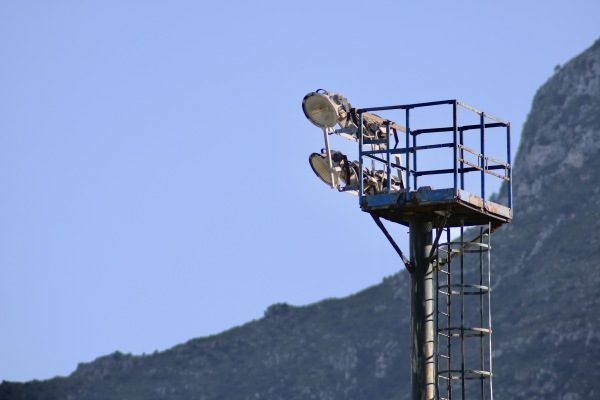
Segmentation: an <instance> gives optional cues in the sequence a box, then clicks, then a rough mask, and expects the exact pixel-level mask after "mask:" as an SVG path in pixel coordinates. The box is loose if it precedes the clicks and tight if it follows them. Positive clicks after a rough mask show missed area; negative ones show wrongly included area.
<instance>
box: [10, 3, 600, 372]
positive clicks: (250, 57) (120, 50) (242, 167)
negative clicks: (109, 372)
mask: <svg viewBox="0 0 600 400" xmlns="http://www.w3.org/2000/svg"><path fill="white" fill-rule="evenodd" d="M421 3H423V4H421ZM424 3H426V4H424ZM367 4H368V5H367ZM599 15H600V3H599V2H598V1H596V0H590V1H570V2H566V1H565V2H558V1H502V2H481V1H458V2H443V1H438V2H436V1H429V2H419V4H417V2H414V1H411V2H408V1H406V2H403V1H383V2H382V1H373V2H364V1H362V2H359V1H351V0H350V1H323V0H320V1H313V0H308V1H301V2H284V1H254V2H247V1H220V2H203V1H191V0H190V1H184V0H171V1H166V0H165V1H152V0H143V1H142V0H138V1H134V0H118V1H116V0H104V1H62V0H55V1H42V0H38V1H16V0H5V1H2V2H0V54H1V55H2V61H1V62H0V190H1V195H0V274H1V276H0V318H1V321H2V324H1V326H2V328H1V329H0V379H4V380H17V381H22V380H30V379H46V378H50V377H53V376H57V375H68V374H70V373H71V372H72V371H73V370H74V369H75V368H76V366H77V363H78V362H87V361H91V360H93V359H95V358H96V357H99V356H101V355H104V354H108V353H111V352H113V351H115V350H120V351H122V352H126V353H129V352H131V353H134V354H141V353H143V352H146V353H151V352H153V351H154V350H155V349H158V350H164V349H167V348H169V347H172V346H174V345H176V344H179V343H182V342H184V341H186V340H189V339H192V338H196V337H200V336H205V335H209V334H215V333H219V332H221V331H223V330H226V329H229V328H231V327H233V326H236V325H239V324H243V323H245V322H247V321H250V320H252V319H257V318H260V317H261V316H262V314H263V312H264V310H265V309H266V308H267V307H268V306H269V305H270V304H273V303H276V302H288V303H291V304H294V305H304V304H309V303H313V302H316V301H319V300H321V299H324V298H328V297H341V296H346V295H349V294H351V293H354V292H356V291H359V290H361V289H363V288H365V287H367V286H370V285H373V284H376V283H378V282H380V281H381V279H382V278H383V277H385V276H389V275H391V274H393V273H395V272H397V271H398V270H400V269H401V268H402V266H401V265H400V262H399V260H398V257H397V255H396V254H395V253H394V251H393V250H392V249H391V247H390V246H389V244H388V243H387V241H386V240H385V238H384V237H383V235H382V234H381V232H379V230H378V229H377V227H376V226H375V224H374V223H373V222H372V221H371V219H370V218H369V216H368V215H367V214H364V213H362V212H361V211H360V210H359V208H358V204H357V200H356V197H352V196H349V195H343V194H339V193H336V192H334V191H332V190H330V189H327V187H326V186H325V185H323V183H322V182H320V181H319V180H318V179H317V178H316V177H315V176H314V175H313V173H312V171H311V170H310V167H309V166H308V163H307V157H308V155H309V154H310V153H311V152H313V151H318V149H320V148H321V147H322V135H321V132H320V131H319V130H318V129H316V128H315V127H314V126H313V125H311V124H310V123H309V122H308V121H307V120H306V119H305V118H304V115H303V114H302V110H301V101H302V98H303V96H304V95H305V94H306V93H308V92H310V91H314V90H315V89H317V88H325V89H328V90H331V91H336V92H341V93H343V94H344V95H345V96H346V97H348V99H349V100H350V102H351V103H352V104H353V105H354V106H359V107H371V106H382V105H392V104H404V103H412V102H419V101H432V100H441V99H450V98H458V99H460V100H463V101H465V102H467V103H468V104H471V105H473V106H475V107H477V108H480V109H483V110H484V111H487V112H489V113H492V114H494V115H497V116H499V117H501V118H503V119H505V120H509V121H511V122H512V123H513V127H514V129H513V132H514V134H515V137H516V138H515V146H516V143H517V141H518V135H519V134H520V130H521V127H522V124H523V122H524V121H525V118H526V115H527V113H528V111H529V107H530V104H531V100H532V98H533V95H534V93H535V91H536V89H537V88H538V87H539V86H540V85H541V84H542V83H544V82H545V81H546V80H547V79H548V77H550V76H551V75H552V74H553V71H554V67H555V66H556V65H557V64H563V63H565V62H567V61H568V60H569V59H570V58H572V57H574V56H575V55H577V54H578V53H580V52H581V51H583V50H584V49H586V48H587V47H589V46H590V45H591V44H592V43H593V42H594V41H595V40H596V39H598V38H599V37H600V25H599V23H598V16H599ZM398 232H399V235H400V236H402V235H404V237H405V233H403V232H402V231H401V230H400V231H398ZM398 232H397V234H398ZM400 242H401V244H405V243H406V240H405V239H404V238H401V239H400Z"/></svg>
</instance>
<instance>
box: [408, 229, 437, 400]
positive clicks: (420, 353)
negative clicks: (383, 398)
mask: <svg viewBox="0 0 600 400" xmlns="http://www.w3.org/2000/svg"><path fill="white" fill-rule="evenodd" d="M409 228H410V262H411V265H412V266H413V268H414V269H413V272H412V273H411V274H410V304H411V313H410V331H411V384H412V396H411V399H412V400H432V399H434V398H435V392H436V390H435V354H434V351H435V342H434V341H435V324H434V315H433V310H434V304H433V302H434V299H433V266H432V264H431V262H430V258H429V254H430V253H431V246H432V230H433V223H432V222H431V221H427V220H424V219H420V218H414V219H412V220H411V221H410V222H409Z"/></svg>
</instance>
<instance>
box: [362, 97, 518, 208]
mask: <svg viewBox="0 0 600 400" xmlns="http://www.w3.org/2000/svg"><path fill="white" fill-rule="evenodd" d="M442 105H451V106H452V124H451V125H449V126H442V127H434V128H431V127H427V128H423V129H412V128H411V122H412V121H411V110H413V109H418V108H426V107H435V106H442ZM460 109H464V110H467V111H469V112H473V113H475V114H478V115H479V123H476V124H460V123H459V115H458V114H459V110H460ZM402 110H403V111H404V117H405V124H406V126H405V128H406V133H405V144H404V146H403V147H400V148H398V139H397V137H396V144H395V146H394V147H393V148H392V146H391V139H390V138H391V134H390V124H393V123H392V122H391V121H389V120H384V121H385V122H384V124H385V133H386V137H385V139H383V140H382V139H379V140H372V139H365V138H364V132H363V129H364V122H365V121H364V118H365V116H368V115H369V114H370V113H372V112H378V111H386V112H387V111H402ZM356 113H357V116H358V121H359V124H358V142H359V201H360V203H361V204H362V199H363V197H364V196H365V192H364V183H363V179H364V173H363V168H364V161H365V159H370V160H374V161H376V162H378V163H380V164H383V166H384V168H382V170H383V171H385V173H386V175H387V185H386V188H385V189H387V191H389V190H391V189H392V187H391V173H392V168H395V169H397V170H398V171H399V172H400V173H401V174H403V175H404V188H403V189H404V190H406V191H407V192H408V193H409V194H410V192H411V190H416V189H417V188H418V184H419V177H421V176H431V175H443V174H452V187H453V189H454V192H455V193H458V191H459V189H461V190H465V175H466V174H468V173H471V172H479V173H480V179H479V188H478V190H477V192H478V193H476V194H478V195H479V196H481V198H482V199H485V196H486V179H485V178H486V177H487V176H492V177H495V178H499V179H502V180H505V181H507V186H508V187H507V189H508V207H509V208H512V166H511V164H510V157H511V154H510V146H511V140H510V139H511V138H510V135H511V132H510V123H509V122H506V121H502V120H500V119H499V118H496V117H494V116H492V115H490V114H486V113H484V112H482V111H479V110H477V109H475V108H473V107H471V106H469V105H467V104H465V103H463V102H461V101H459V100H443V101H434V102H428V103H416V104H405V105H398V106H388V107H371V108H362V109H359V110H356ZM496 128H504V129H505V134H506V154H505V157H502V158H504V160H505V161H500V159H498V158H492V157H490V156H488V151H487V149H486V135H488V133H489V132H491V131H497V129H496ZM472 130H479V149H478V150H474V149H471V148H469V147H467V146H466V145H465V132H467V131H472ZM443 132H449V133H450V132H451V133H452V140H451V141H448V142H443V143H437V144H426V145H421V146H419V145H418V140H417V139H418V137H419V136H420V135H425V134H431V133H443ZM411 139H412V140H411ZM382 144H385V148H384V149H382V148H378V149H373V145H382ZM365 147H367V149H365ZM439 148H452V149H453V156H452V166H448V168H441V169H432V170H419V167H420V166H421V163H420V162H419V164H418V163H417V162H418V161H419V158H418V154H419V153H420V152H423V151H426V150H431V149H439ZM467 153H470V154H472V155H474V156H475V157H476V159H477V162H476V163H474V162H470V161H468V160H467V159H466V158H465V154H467ZM394 156H404V159H405V164H406V165H404V166H403V165H399V164H398V163H394V162H393V161H392V160H393V157H394ZM500 170H503V171H504V173H503V174H500V173H497V172H496V171H500ZM411 178H412V182H411ZM411 183H412V186H411Z"/></svg>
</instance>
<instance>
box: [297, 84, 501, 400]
mask: <svg viewBox="0 0 600 400" xmlns="http://www.w3.org/2000/svg"><path fill="white" fill-rule="evenodd" d="M302 109H303V111H304V114H305V115H306V117H307V118H308V119H309V120H310V121H311V122H312V123H313V124H314V125H316V126H318V127H319V128H321V129H322V130H323V136H324V141H325V147H324V148H323V149H322V150H321V152H320V153H313V154H311V155H310V157H309V163H310V165H311V167H312V169H313V171H314V172H315V174H316V175H317V176H318V177H319V178H320V179H321V180H323V182H325V183H326V184H327V185H329V186H330V187H331V188H334V189H337V190H339V191H341V192H347V193H351V194H355V195H358V198H359V205H360V207H361V209H362V210H363V211H365V212H367V213H369V214H370V215H371V217H372V218H373V220H374V221H375V223H376V224H377V226H378V227H379V228H380V229H381V230H382V232H383V233H384V235H385V237H386V238H387V239H388V240H389V242H390V243H391V245H392V246H393V248H394V249H395V250H396V252H397V253H398V255H399V256H400V257H401V259H402V261H403V262H404V265H405V266H406V268H407V270H408V271H409V272H410V300H411V301H410V303H411V314H410V318H411V386H412V396H411V399H412V400H431V399H448V400H451V399H463V400H464V399H467V398H468V399H473V398H481V399H493V391H492V351H491V334H492V329H491V312H490V300H491V297H490V294H491V273H490V272H491V261H490V260H491V255H490V254H491V241H490V235H491V233H492V232H493V231H494V230H496V229H497V228H498V227H500V226H501V225H502V224H505V223H508V222H510V221H511V219H512V186H511V185H512V168H511V165H510V146H511V144H510V123H509V122H505V121H502V120H500V119H498V118H496V117H493V116H491V115H489V114H486V113H484V112H482V111H479V110H477V109H475V108H473V107H470V106H468V105H466V104H465V103H463V102H461V101H458V100H444V101H435V102H429V103H418V104H405V105H397V106H386V107H372V108H361V109H356V108H352V107H351V106H350V103H349V102H348V100H347V99H346V98H345V97H344V96H342V95H340V94H334V93H330V92H327V91H325V90H322V89H319V90H317V91H316V92H312V93H309V94H307V95H306V96H305V97H304V99H303V101H302ZM440 109H443V110H442V113H446V114H443V115H446V117H447V119H448V120H449V123H447V124H442V125H441V126H438V127H435V126H434V127H432V126H431V124H432V122H431V121H434V120H435V118H430V117H428V116H427V113H428V112H431V111H432V110H436V111H435V112H434V113H433V115H435V116H438V114H439V110H440ZM444 110H445V111H444ZM373 112H383V113H388V114H394V115H396V116H398V115H399V116H400V118H401V119H402V120H403V121H404V122H405V126H402V125H399V124H396V123H394V122H392V120H391V119H388V118H383V117H381V116H379V115H376V114H373ZM422 112H425V115H424V116H423V115H422ZM459 112H460V114H461V116H463V114H464V117H463V119H462V120H459ZM436 113H437V114H436ZM414 114H419V116H418V117H417V118H415V116H414ZM423 117H424V118H423ZM469 118H470V121H471V122H469V123H465V122H464V120H465V119H467V120H469ZM336 125H338V126H339V128H338V129H335V127H336ZM417 125H419V126H417ZM490 134H494V135H495V137H494V139H495V141H494V143H497V139H498V137H500V138H501V139H504V142H505V157H500V159H498V158H492V157H491V156H490V155H489V154H488V153H487V151H486V145H485V144H486V137H487V136H489V135H490ZM332 135H336V136H339V137H343V138H345V139H350V140H353V141H355V142H356V143H357V144H358V160H357V161H352V162H351V161H349V160H348V157H347V156H346V155H344V154H342V153H341V152H339V151H336V150H332V149H331V147H330V136H332ZM439 135H442V137H445V139H443V138H442V139H438V140H437V141H436V138H438V137H439ZM402 136H403V138H402ZM431 136H435V138H433V141H432V139H429V141H427V140H426V138H429V137H431ZM420 138H424V139H420ZM401 139H404V140H401ZM421 140H424V141H425V143H424V144H423V143H422V142H421ZM417 141H419V144H417ZM401 142H402V144H401ZM472 143H474V144H472ZM428 152H429V154H427V153H428ZM440 152H441V153H440ZM423 153H425V155H426V162H425V163H424V164H426V166H427V165H428V164H429V167H428V168H429V169H423V168H422V167H421V163H422V155H423ZM432 153H433V154H432ZM501 159H503V161H501ZM417 162H419V164H417ZM444 163H446V164H444ZM431 164H434V165H437V166H436V168H434V169H431ZM440 164H442V165H441V166H440ZM448 176H451V177H452V178H451V180H450V179H448V178H445V179H446V180H447V181H448V182H444V177H448ZM424 179H433V180H435V179H437V181H436V183H440V182H441V184H442V185H446V186H445V188H443V189H436V188H434V187H433V186H429V185H423V186H419V185H420V180H424ZM489 179H500V180H503V181H506V183H507V188H508V196H507V198H506V199H505V200H504V203H503V204H500V203H497V202H492V201H488V200H485V198H486V182H487V181H488V180H489ZM382 219H385V220H387V221H390V222H393V223H399V224H402V225H404V226H408V227H409V233H410V235H409V237H410V244H409V247H410V257H409V258H407V257H406V256H405V255H404V253H403V252H402V250H401V249H400V247H399V246H398V245H397V244H396V242H395V240H394V239H393V237H392V235H391V234H390V233H389V232H388V230H387V229H386V227H385V225H384V224H383V222H382V221H381V220H382ZM465 227H473V228H471V229H469V230H467V231H465ZM476 227H478V229H477V228H476ZM451 228H455V229H457V230H458V232H459V238H458V240H455V241H453V240H452V237H451ZM434 231H435V235H434ZM443 236H445V242H443V243H441V242H440V239H442V237H443Z"/></svg>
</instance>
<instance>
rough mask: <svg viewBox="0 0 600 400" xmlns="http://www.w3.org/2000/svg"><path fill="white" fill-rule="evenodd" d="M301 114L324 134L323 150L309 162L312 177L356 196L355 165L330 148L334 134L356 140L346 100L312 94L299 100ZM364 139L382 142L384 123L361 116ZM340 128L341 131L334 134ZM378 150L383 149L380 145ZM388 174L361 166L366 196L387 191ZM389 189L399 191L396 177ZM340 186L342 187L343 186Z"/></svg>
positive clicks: (352, 114)
mask: <svg viewBox="0 0 600 400" xmlns="http://www.w3.org/2000/svg"><path fill="white" fill-rule="evenodd" d="M302 110H303V111H304V115H305V116H306V118H308V120H309V121H310V122H312V123H313V124H314V125H316V126H318V127H319V128H321V129H322V130H323V134H324V138H325V148H324V149H322V150H321V152H320V153H312V154H311V155H310V156H309V158H308V161H309V163H310V166H311V167H312V170H313V171H314V173H315V174H316V175H317V176H318V177H319V178H320V179H321V180H322V181H323V182H325V183H326V184H327V185H328V186H330V187H332V188H336V189H338V190H340V191H344V192H348V193H352V194H357V193H358V185H359V176H360V174H359V169H360V164H359V162H358V161H351V162H350V161H348V157H347V156H346V155H344V154H343V153H342V152H340V151H337V150H332V149H330V147H329V135H330V134H332V133H336V134H338V135H340V136H342V137H345V138H347V139H350V140H355V141H357V140H358V126H359V124H360V122H359V120H358V117H357V115H356V112H355V109H353V108H352V107H351V105H350V103H349V102H348V100H347V99H346V98H345V97H344V96H342V95H341V94H339V93H337V94H334V93H330V92H327V91H325V90H323V89H319V90H317V91H316V92H311V93H309V94H307V95H306V96H304V99H303V100H302ZM362 122H363V126H362V135H363V139H371V140H374V139H385V138H386V136H387V131H388V130H389V128H388V130H386V127H385V120H384V119H383V118H381V117H379V116H377V115H375V114H370V113H363V114H362ZM336 125H339V126H340V128H341V129H338V130H335V129H334V127H335V126H336ZM378 146H379V148H385V145H384V144H379V145H378ZM387 175H388V174H387V173H386V171H382V170H375V168H373V169H368V168H366V167H364V166H363V170H362V176H363V190H364V193H366V194H375V193H378V192H381V191H383V190H384V189H385V188H387V180H388V177H387ZM390 179H391V185H390V186H391V189H392V190H398V189H399V188H401V187H403V184H402V180H401V178H399V177H396V176H394V175H391V174H390ZM342 184H343V185H344V186H342Z"/></svg>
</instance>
